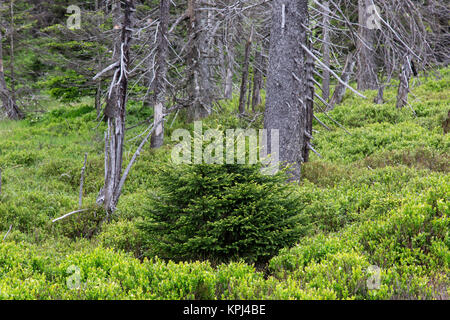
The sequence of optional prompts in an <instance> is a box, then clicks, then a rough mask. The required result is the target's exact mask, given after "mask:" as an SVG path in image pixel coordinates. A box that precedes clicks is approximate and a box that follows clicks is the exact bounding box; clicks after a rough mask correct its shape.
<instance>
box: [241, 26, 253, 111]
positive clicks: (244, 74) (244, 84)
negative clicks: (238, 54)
mask: <svg viewBox="0 0 450 320" xmlns="http://www.w3.org/2000/svg"><path fill="white" fill-rule="evenodd" d="M252 37H253V29H252V31H251V32H250V36H249V37H248V40H247V43H246V44H245V55H244V65H243V67H242V80H241V91H240V94H239V113H240V114H243V113H244V112H245V101H246V97H247V80H248V65H249V60H250V49H251V45H252Z"/></svg>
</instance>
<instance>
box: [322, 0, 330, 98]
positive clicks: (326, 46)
mask: <svg viewBox="0 0 450 320" xmlns="http://www.w3.org/2000/svg"><path fill="white" fill-rule="evenodd" d="M323 5H324V9H323V26H322V30H323V31H322V33H323V44H322V52H323V53H322V54H323V62H324V63H325V65H326V66H327V67H328V68H329V67H330V14H329V12H330V5H329V3H328V2H327V1H325V2H324V4H323ZM329 97H330V72H328V70H326V69H325V70H323V73H322V98H323V99H324V100H325V101H328V98H329Z"/></svg>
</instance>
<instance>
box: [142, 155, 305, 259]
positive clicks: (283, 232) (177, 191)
mask: <svg viewBox="0 0 450 320" xmlns="http://www.w3.org/2000/svg"><path fill="white" fill-rule="evenodd" d="M284 181H285V176H284V174H282V173H279V174H277V175H274V176H266V175H262V174H261V173H260V166H259V165H251V166H250V165H228V164H225V165H208V164H199V165H184V166H178V167H175V166H170V167H167V168H165V170H163V172H162V173H161V174H160V188H161V192H160V193H159V194H158V195H157V196H156V197H154V199H153V201H152V205H151V207H150V208H149V211H148V215H147V217H146V220H145V222H144V223H143V224H141V228H142V229H143V230H144V231H145V232H146V244H147V246H148V248H149V249H151V250H154V251H156V253H157V254H159V255H161V256H163V257H165V258H172V259H201V258H210V259H213V260H218V261H225V260H232V259H237V258H244V259H245V260H246V261H252V262H253V261H257V262H260V261H264V260H267V259H268V258H270V257H271V256H273V255H274V254H276V253H277V252H278V250H279V249H281V248H283V247H289V246H291V245H292V244H293V243H294V242H296V241H297V240H298V239H299V237H300V235H301V234H302V231H304V229H305V226H304V223H305V221H304V220H305V219H304V216H303V215H302V214H301V212H300V210H299V209H300V208H301V203H300V202H299V201H298V200H297V198H295V197H294V196H293V195H292V193H291V192H290V190H291V186H289V185H287V184H285V183H284Z"/></svg>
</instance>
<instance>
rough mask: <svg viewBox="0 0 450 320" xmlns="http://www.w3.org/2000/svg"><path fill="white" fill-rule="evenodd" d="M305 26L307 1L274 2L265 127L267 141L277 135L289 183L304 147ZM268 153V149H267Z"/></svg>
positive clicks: (296, 177) (306, 91)
mask: <svg viewBox="0 0 450 320" xmlns="http://www.w3.org/2000/svg"><path fill="white" fill-rule="evenodd" d="M303 24H304V25H308V1H307V0H300V1H299V0H274V1H273V4H272V27H271V34H270V53H269V67H268V75H267V99H266V110H265V114H264V128H265V129H267V136H268V137H267V141H270V140H271V138H270V136H271V135H272V134H274V133H273V132H272V131H273V130H278V133H279V160H280V161H281V162H282V164H283V165H290V169H289V174H290V176H291V178H290V179H291V180H299V179H300V169H301V163H302V162H303V161H304V154H303V150H304V148H305V146H306V139H305V137H306V135H305V132H306V129H307V108H308V107H307V99H308V97H309V96H310V92H309V87H308V81H307V79H308V76H307V74H306V70H307V66H306V56H305V55H306V53H305V51H304V50H303V49H302V47H301V45H302V44H303V45H306V44H307V36H306V30H305V28H304V26H303ZM267 150H268V154H271V153H272V151H271V146H269V145H268V147H267Z"/></svg>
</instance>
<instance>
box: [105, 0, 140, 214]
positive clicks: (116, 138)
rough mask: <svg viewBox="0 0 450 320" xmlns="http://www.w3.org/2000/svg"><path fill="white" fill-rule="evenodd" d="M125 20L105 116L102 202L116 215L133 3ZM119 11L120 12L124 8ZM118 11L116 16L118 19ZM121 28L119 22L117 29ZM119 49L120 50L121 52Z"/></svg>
mask: <svg viewBox="0 0 450 320" xmlns="http://www.w3.org/2000/svg"><path fill="white" fill-rule="evenodd" d="M123 3H124V17H123V24H122V26H121V36H120V39H117V40H116V41H117V42H118V43H116V46H115V48H116V51H115V52H114V59H116V61H119V66H118V67H117V69H116V71H115V74H114V77H113V80H112V81H113V83H112V92H111V95H110V96H108V98H107V101H106V108H105V117H106V120H107V123H108V129H107V132H106V134H105V184H104V186H103V188H102V190H100V194H99V197H98V199H97V202H98V203H103V205H104V208H105V210H106V212H107V213H108V215H109V214H111V213H112V212H114V210H115V208H116V205H117V202H118V201H119V197H120V193H121V189H120V188H119V183H120V180H121V174H122V162H123V144H124V136H125V116H126V103H127V87H128V76H127V73H128V70H129V65H128V63H129V61H130V60H129V59H130V55H129V51H130V42H131V36H132V34H131V27H132V26H131V14H132V12H133V11H134V10H135V9H134V3H133V0H126V1H123ZM115 10H119V11H120V7H119V8H118V9H117V7H115ZM117 13H118V12H117V11H116V15H115V17H117ZM116 26H118V23H117V21H116V22H115V28H116ZM117 49H118V50H117Z"/></svg>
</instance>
